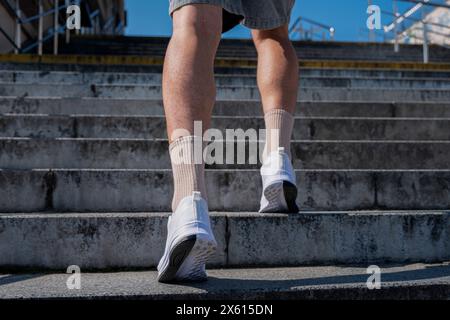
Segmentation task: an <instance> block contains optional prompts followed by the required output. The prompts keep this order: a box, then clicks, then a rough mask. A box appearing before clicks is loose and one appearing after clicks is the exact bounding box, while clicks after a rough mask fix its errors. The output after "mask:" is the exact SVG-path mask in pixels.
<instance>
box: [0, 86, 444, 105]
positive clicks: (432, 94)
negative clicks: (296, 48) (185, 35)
mask: <svg viewBox="0 0 450 320" xmlns="http://www.w3.org/2000/svg"><path fill="white" fill-rule="evenodd" d="M0 95H1V96H30V97H46V96H49V95H51V96H55V97H66V98H70V97H96V98H112V99H114V98H121V99H160V98H161V96H162V87H161V86H160V85H103V84H102V85H96V84H91V85H68V84H44V83H39V84H26V83H8V84H0ZM298 96H299V101H380V102H391V101H402V102H429V101H435V102H448V101H450V90H448V89H426V88H425V89H415V90H411V89H405V88H403V89H394V88H381V89H380V88H373V89H370V88H336V87H308V88H305V87H302V88H300V89H299V90H298ZM217 99H218V100H248V99H250V100H253V99H257V100H259V99H260V95H259V90H258V88H257V87H256V86H219V87H217Z"/></svg>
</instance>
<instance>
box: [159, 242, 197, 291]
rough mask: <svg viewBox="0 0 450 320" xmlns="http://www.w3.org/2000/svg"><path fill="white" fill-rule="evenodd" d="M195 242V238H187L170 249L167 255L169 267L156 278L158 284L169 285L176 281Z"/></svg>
mask: <svg viewBox="0 0 450 320" xmlns="http://www.w3.org/2000/svg"><path fill="white" fill-rule="evenodd" d="M196 241H197V236H195V235H192V236H188V237H186V238H184V239H183V240H182V241H180V243H179V244H177V245H176V246H175V247H174V248H172V250H171V251H170V254H169V265H168V267H167V268H166V270H164V271H163V272H161V274H160V275H159V276H158V281H159V282H163V283H170V282H173V281H175V280H176V274H177V272H178V270H179V269H180V267H181V266H182V264H183V262H184V261H185V260H186V258H187V257H188V256H189V253H190V252H191V251H192V248H193V247H194V245H195V242H196Z"/></svg>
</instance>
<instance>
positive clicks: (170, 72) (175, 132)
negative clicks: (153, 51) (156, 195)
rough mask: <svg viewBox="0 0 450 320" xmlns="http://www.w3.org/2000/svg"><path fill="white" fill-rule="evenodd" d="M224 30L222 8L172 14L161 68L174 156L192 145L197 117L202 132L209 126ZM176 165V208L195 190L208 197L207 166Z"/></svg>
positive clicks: (197, 8) (190, 8)
mask: <svg viewBox="0 0 450 320" xmlns="http://www.w3.org/2000/svg"><path fill="white" fill-rule="evenodd" d="M221 31H222V8H220V7H217V6H212V5H187V6H184V7H181V8H180V9H179V10H177V11H175V12H174V13H173V35H172V38H171V40H170V43H169V46H168V49H167V53H166V58H165V62H164V72H163V100H164V108H165V113H166V118H167V131H168V136H169V142H170V144H171V145H170V151H171V156H172V157H174V156H175V154H179V153H180V152H182V150H183V149H185V148H187V147H191V145H192V144H193V141H194V138H193V135H194V121H201V122H202V125H203V129H204V130H206V129H207V128H208V127H209V125H210V119H211V113H212V108H213V106H214V102H215V97H216V87H215V82H214V58H215V54H216V51H217V47H218V45H219V42H220V37H221ZM196 138H197V139H198V138H200V137H196ZM172 160H173V159H172ZM173 162H176V161H173ZM172 167H173V173H174V183H175V186H174V189H175V192H174V197H173V202H172V209H173V211H175V210H176V208H177V206H178V204H179V202H180V201H181V199H183V198H184V197H186V196H189V195H192V192H193V191H199V192H201V193H202V196H203V197H204V198H206V191H205V186H204V165H203V164H199V163H197V164H195V165H194V164H175V163H173V166H172Z"/></svg>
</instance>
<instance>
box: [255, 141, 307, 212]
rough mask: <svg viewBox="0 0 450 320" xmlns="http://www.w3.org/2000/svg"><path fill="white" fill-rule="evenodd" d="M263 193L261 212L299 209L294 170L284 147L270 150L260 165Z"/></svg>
mask: <svg viewBox="0 0 450 320" xmlns="http://www.w3.org/2000/svg"><path fill="white" fill-rule="evenodd" d="M261 176H262V180H263V194H262V198H261V208H260V210H259V212H261V213H297V212H298V211H299V209H298V206H297V203H296V199H297V187H296V185H295V184H296V180H295V171H294V168H293V167H292V163H291V160H290V159H289V156H288V155H287V153H286V152H285V151H284V148H279V149H278V151H274V152H272V153H271V154H270V155H269V156H268V157H267V159H266V161H264V163H263V165H262V167H261Z"/></svg>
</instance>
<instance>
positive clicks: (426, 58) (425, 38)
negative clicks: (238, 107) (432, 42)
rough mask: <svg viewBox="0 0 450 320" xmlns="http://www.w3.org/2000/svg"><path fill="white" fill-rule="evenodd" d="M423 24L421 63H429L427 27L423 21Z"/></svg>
mask: <svg viewBox="0 0 450 320" xmlns="http://www.w3.org/2000/svg"><path fill="white" fill-rule="evenodd" d="M422 24H423V63H428V62H429V49H428V25H427V23H426V22H425V21H423V22H422Z"/></svg>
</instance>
